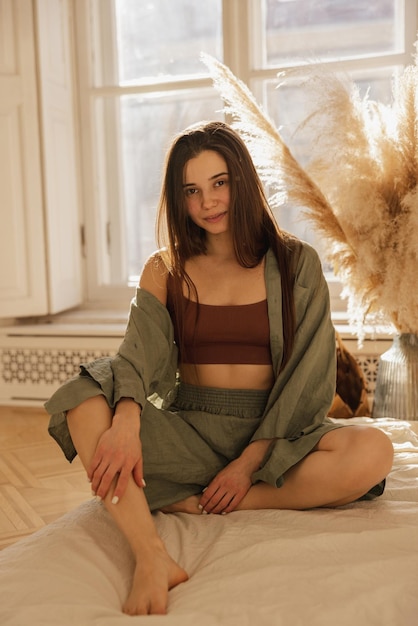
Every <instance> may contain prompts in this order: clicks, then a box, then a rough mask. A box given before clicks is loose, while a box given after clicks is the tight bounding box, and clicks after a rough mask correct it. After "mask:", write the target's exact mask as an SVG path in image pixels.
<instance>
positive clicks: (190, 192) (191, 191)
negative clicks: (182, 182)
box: [184, 187, 197, 196]
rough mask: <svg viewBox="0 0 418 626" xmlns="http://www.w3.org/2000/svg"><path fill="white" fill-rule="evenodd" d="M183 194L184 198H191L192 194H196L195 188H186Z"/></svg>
mask: <svg viewBox="0 0 418 626" xmlns="http://www.w3.org/2000/svg"><path fill="white" fill-rule="evenodd" d="M184 193H185V194H186V196H193V195H194V194H196V193H197V189H196V187H187V189H185V191H184Z"/></svg>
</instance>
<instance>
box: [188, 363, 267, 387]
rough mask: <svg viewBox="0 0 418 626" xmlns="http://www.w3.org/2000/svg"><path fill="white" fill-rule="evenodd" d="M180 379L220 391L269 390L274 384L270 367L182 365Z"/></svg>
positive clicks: (190, 383)
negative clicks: (216, 388) (219, 389)
mask: <svg viewBox="0 0 418 626" xmlns="http://www.w3.org/2000/svg"><path fill="white" fill-rule="evenodd" d="M179 370H180V378H181V380H182V381H183V382H184V383H187V384H189V385H198V386H201V387H218V388H221V389H271V387H272V386H273V382H274V377H273V368H272V367H271V365H243V364H233V365H231V364H224V363H222V364H218V363H216V364H212V363H211V364H201V365H194V364H191V363H183V364H181V365H180V367H179Z"/></svg>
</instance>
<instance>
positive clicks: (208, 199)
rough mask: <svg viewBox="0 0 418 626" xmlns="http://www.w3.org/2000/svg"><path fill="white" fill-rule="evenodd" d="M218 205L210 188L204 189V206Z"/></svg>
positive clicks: (206, 207) (210, 207) (209, 207)
mask: <svg viewBox="0 0 418 626" xmlns="http://www.w3.org/2000/svg"><path fill="white" fill-rule="evenodd" d="M215 205H216V199H215V197H214V195H213V193H212V192H211V191H210V190H207V191H202V207H203V208H204V209H212V208H213V207H214V206H215Z"/></svg>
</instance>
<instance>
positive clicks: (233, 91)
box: [201, 53, 353, 256]
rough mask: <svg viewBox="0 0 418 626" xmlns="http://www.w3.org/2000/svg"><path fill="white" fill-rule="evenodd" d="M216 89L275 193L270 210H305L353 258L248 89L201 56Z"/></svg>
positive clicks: (323, 202) (321, 199) (312, 185)
mask: <svg viewBox="0 0 418 626" xmlns="http://www.w3.org/2000/svg"><path fill="white" fill-rule="evenodd" d="M201 58H202V60H203V61H204V63H205V64H206V66H207V67H208V69H209V72H210V75H211V78H212V80H213V83H214V86H215V88H216V89H217V90H218V91H219V93H220V96H221V98H222V99H223V101H224V103H225V107H224V112H225V113H226V114H228V115H230V116H231V118H232V120H233V122H232V125H233V127H234V128H235V129H236V130H237V131H238V132H239V133H240V135H241V136H242V137H243V139H244V140H245V142H246V144H247V146H248V149H249V150H250V152H251V156H252V158H253V160H254V164H255V166H256V168H257V170H258V172H259V175H260V178H261V179H262V181H263V183H264V184H265V185H266V186H267V187H268V188H269V189H271V190H273V191H274V194H273V195H272V196H271V197H270V198H269V201H270V204H271V206H272V207H279V206H282V205H283V204H285V203H286V202H287V201H291V202H293V203H295V204H296V205H300V206H303V207H307V208H308V210H309V211H310V212H312V213H315V215H316V219H317V224H318V228H319V230H321V232H322V234H323V236H325V237H328V236H329V232H330V230H332V240H333V241H337V242H338V243H339V245H340V246H341V248H342V249H344V250H345V252H346V254H348V255H349V256H351V255H352V253H353V252H352V250H351V249H350V246H349V243H348V241H347V238H346V236H345V234H344V231H343V229H342V228H341V225H340V223H339V220H338V218H337V217H336V215H335V214H334V213H333V210H332V207H331V206H330V204H329V203H328V201H327V199H326V198H325V196H324V195H323V193H322V192H321V190H320V189H319V187H318V186H317V185H316V184H315V183H314V182H313V180H312V179H311V178H310V177H309V176H308V174H307V173H306V172H305V170H304V169H303V168H302V167H301V166H300V165H299V163H298V162H297V161H296V159H295V158H294V156H293V155H292V153H291V152H290V150H289V148H288V147H287V145H286V144H285V142H284V141H283V139H282V138H281V136H280V133H279V131H278V129H277V128H276V126H275V125H274V123H273V122H272V121H271V120H270V118H269V116H268V115H267V113H265V112H264V111H263V109H262V108H261V106H260V105H259V104H258V103H257V102H256V100H255V98H254V96H253V94H252V93H251V91H250V90H249V89H248V87H247V86H246V85H245V84H244V83H243V82H242V81H240V80H239V79H238V78H237V77H236V76H235V75H234V74H233V73H232V72H231V70H230V69H229V68H228V67H227V66H226V65H224V64H223V63H221V62H220V61H218V60H217V59H215V58H214V57H212V56H210V55H208V54H205V53H202V54H201Z"/></svg>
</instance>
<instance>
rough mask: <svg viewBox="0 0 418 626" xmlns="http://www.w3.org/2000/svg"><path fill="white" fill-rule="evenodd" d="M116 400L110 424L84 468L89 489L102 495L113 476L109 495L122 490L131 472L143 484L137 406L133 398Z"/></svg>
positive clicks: (118, 495)
mask: <svg viewBox="0 0 418 626" xmlns="http://www.w3.org/2000/svg"><path fill="white" fill-rule="evenodd" d="M128 402H132V404H127V403H126V402H125V401H121V402H119V403H118V406H117V408H116V412H115V415H114V417H113V421H112V425H111V427H110V428H109V429H108V430H106V431H105V432H104V433H103V434H102V436H101V437H100V439H99V441H98V444H97V447H96V451H95V453H94V456H93V458H92V461H91V464H90V467H89V469H88V477H89V479H90V480H91V484H92V485H91V486H92V490H93V492H94V493H95V494H96V495H98V496H99V497H100V498H105V497H106V495H107V493H108V491H109V489H110V486H111V484H112V482H113V481H114V480H115V479H116V484H115V489H114V492H113V498H115V499H116V498H117V499H120V498H121V497H122V496H123V494H124V493H125V489H126V487H127V484H128V480H129V477H130V476H131V474H132V475H133V477H134V480H135V482H136V483H137V485H138V486H139V487H144V486H145V483H144V480H143V466H142V445H141V440H140V438H139V427H140V420H139V407H138V405H136V404H135V403H133V401H128Z"/></svg>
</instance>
